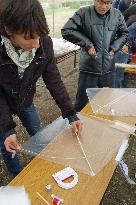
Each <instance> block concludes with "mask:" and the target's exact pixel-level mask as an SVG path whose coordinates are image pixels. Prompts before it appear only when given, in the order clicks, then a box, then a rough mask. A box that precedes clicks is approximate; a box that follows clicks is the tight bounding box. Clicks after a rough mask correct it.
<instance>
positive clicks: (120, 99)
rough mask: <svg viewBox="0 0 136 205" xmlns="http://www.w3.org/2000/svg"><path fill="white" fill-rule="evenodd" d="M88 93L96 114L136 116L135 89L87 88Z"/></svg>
mask: <svg viewBox="0 0 136 205" xmlns="http://www.w3.org/2000/svg"><path fill="white" fill-rule="evenodd" d="M86 93H87V96H88V98H89V101H90V104H91V107H92V110H93V112H94V113H96V114H102V115H112V116H136V89H135V88H87V89H86Z"/></svg>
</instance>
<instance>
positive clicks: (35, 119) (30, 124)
mask: <svg viewBox="0 0 136 205" xmlns="http://www.w3.org/2000/svg"><path fill="white" fill-rule="evenodd" d="M17 115H18V117H19V119H20V120H21V122H22V124H23V126H24V127H25V128H26V130H27V132H28V134H29V135H30V136H33V135H35V134H36V133H37V132H38V131H39V130H40V128H41V127H40V119H39V115H38V113H37V111H36V109H35V106H34V105H33V104H32V105H31V106H30V107H28V108H26V109H25V110H23V111H21V112H20V113H18V114H17ZM4 136H7V134H6V132H0V144H1V153H2V156H3V159H4V162H5V164H6V166H7V168H8V171H9V172H11V173H12V174H13V176H16V175H17V174H19V172H20V171H21V170H22V166H21V165H20V163H19V160H18V157H17V155H15V157H14V158H12V153H10V152H7V151H6V149H5V146H4V140H2V139H3V138H4Z"/></svg>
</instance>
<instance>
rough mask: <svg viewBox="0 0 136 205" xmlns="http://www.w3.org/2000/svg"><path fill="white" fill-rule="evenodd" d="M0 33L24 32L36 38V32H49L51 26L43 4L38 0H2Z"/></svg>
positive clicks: (0, 2) (5, 34)
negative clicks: (7, 30) (6, 29)
mask: <svg viewBox="0 0 136 205" xmlns="http://www.w3.org/2000/svg"><path fill="white" fill-rule="evenodd" d="M0 4H1V8H0V33H1V34H2V35H4V36H6V37H8V35H7V33H6V31H5V27H7V28H8V29H9V31H10V32H11V34H15V33H16V34H17V33H24V34H25V36H26V35H27V36H29V37H30V38H34V34H35V33H37V34H38V35H41V34H46V35H48V34H49V28H48V25H47V21H46V18H45V15H44V11H43V9H42V6H41V4H40V2H39V1H38V0H3V1H1V0H0Z"/></svg>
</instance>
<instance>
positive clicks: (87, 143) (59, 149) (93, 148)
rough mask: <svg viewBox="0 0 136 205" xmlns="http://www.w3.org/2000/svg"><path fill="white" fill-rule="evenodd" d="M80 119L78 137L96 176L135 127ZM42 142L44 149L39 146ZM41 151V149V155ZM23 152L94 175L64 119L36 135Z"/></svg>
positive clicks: (96, 119) (101, 120)
mask: <svg viewBox="0 0 136 205" xmlns="http://www.w3.org/2000/svg"><path fill="white" fill-rule="evenodd" d="M79 117H80V119H81V120H82V121H83V130H82V133H81V136H79V138H80V142H81V144H82V147H83V149H84V152H85V153H86V156H87V159H88V161H89V163H90V165H91V168H92V170H93V172H94V173H95V174H97V173H98V172H99V171H101V170H102V169H103V167H104V166H105V165H106V164H107V163H108V162H109V161H110V160H111V158H112V157H113V156H114V155H115V153H116V152H117V151H118V150H119V148H120V146H121V144H122V141H123V140H124V139H126V138H128V137H129V134H130V133H132V132H133V131H134V130H133V127H131V126H128V125H127V126H126V125H125V124H124V123H121V122H119V123H118V122H113V121H109V120H103V119H100V118H88V117H86V116H83V115H80V116H79ZM125 126H126V127H125ZM56 131H57V132H56ZM55 136H56V137H55ZM41 142H42V144H43V147H45V148H44V149H43V147H41V146H39V144H40V143H41ZM49 142H50V143H49ZM48 143H49V144H48ZM47 144H48V145H47ZM36 147H37V148H36ZM39 147H41V152H40V149H39ZM33 148H34V150H33ZM23 149H24V150H26V149H28V150H30V152H29V153H32V154H34V153H36V152H37V153H39V154H38V156H37V157H42V158H45V159H47V160H49V161H52V162H55V163H57V164H62V165H65V166H66V167H67V166H71V167H72V168H75V169H78V170H79V171H81V172H83V173H85V174H88V175H91V173H90V168H89V166H88V164H87V162H86V159H85V157H84V155H83V152H82V150H81V147H80V145H79V142H78V140H77V137H76V136H75V135H74V134H72V132H71V129H70V127H69V126H68V124H67V123H66V121H65V120H63V119H62V118H59V119H57V120H56V121H55V122H54V123H52V124H51V125H50V126H48V127H47V128H45V129H43V130H41V132H39V133H37V134H36V135H35V136H34V137H32V138H31V140H30V141H29V142H28V143H26V144H25V145H24V146H23Z"/></svg>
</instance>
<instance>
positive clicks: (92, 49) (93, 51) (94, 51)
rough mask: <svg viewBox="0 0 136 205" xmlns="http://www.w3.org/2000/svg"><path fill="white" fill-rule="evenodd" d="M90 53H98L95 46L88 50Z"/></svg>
mask: <svg viewBox="0 0 136 205" xmlns="http://www.w3.org/2000/svg"><path fill="white" fill-rule="evenodd" d="M88 53H89V55H96V50H95V48H94V47H91V48H90V49H89V50H88Z"/></svg>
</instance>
